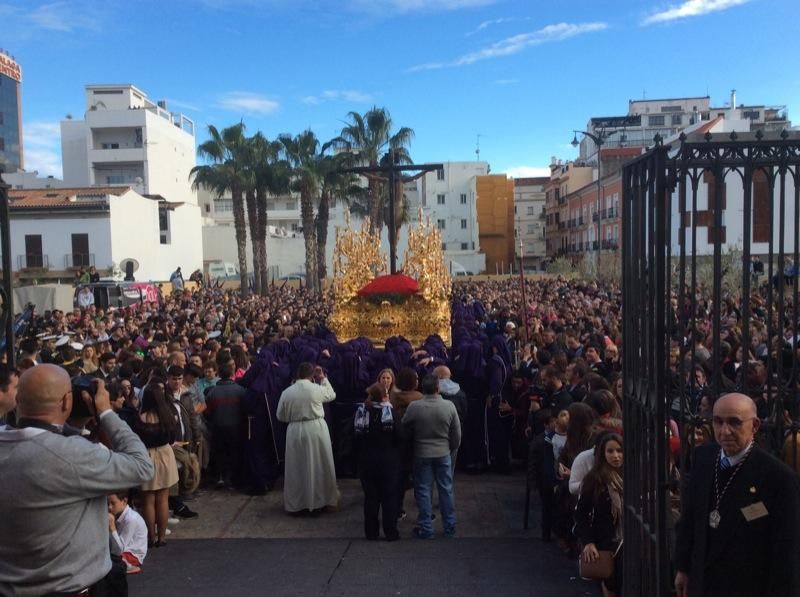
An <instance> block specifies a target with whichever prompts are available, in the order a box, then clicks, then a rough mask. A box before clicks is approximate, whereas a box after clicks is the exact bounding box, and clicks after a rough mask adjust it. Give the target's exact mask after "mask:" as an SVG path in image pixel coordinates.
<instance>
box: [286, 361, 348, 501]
mask: <svg viewBox="0 0 800 597" xmlns="http://www.w3.org/2000/svg"><path fill="white" fill-rule="evenodd" d="M335 398H336V393H335V392H334V391H333V388H332V387H331V384H330V382H329V381H328V378H327V377H325V374H324V372H323V371H322V368H320V367H316V368H315V367H314V366H313V365H312V364H311V363H303V364H301V365H300V367H298V369H297V381H296V382H294V384H293V385H291V386H289V387H288V388H286V390H284V392H283V394H281V399H280V401H279V402H278V420H279V421H283V422H284V423H288V424H289V427H288V429H287V430H286V461H285V472H284V478H283V506H284V508H285V509H286V511H287V512H302V511H308V510H318V509H320V508H324V507H326V506H331V507H336V506H337V505H338V502H339V490H338V488H337V487H336V470H335V468H334V465H333V450H332V449H331V436H330V433H329V432H328V425H327V424H326V423H325V413H324V411H323V409H322V405H323V404H324V403H325V402H331V401H332V400H334V399H335Z"/></svg>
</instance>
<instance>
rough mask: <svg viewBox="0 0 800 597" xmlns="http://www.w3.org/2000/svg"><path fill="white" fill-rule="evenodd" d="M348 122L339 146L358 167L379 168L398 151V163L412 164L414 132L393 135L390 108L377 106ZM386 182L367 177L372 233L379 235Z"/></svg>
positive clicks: (352, 114) (353, 115)
mask: <svg viewBox="0 0 800 597" xmlns="http://www.w3.org/2000/svg"><path fill="white" fill-rule="evenodd" d="M347 118H348V119H349V122H348V123H346V125H345V127H344V128H343V129H342V132H341V134H340V135H339V138H338V139H336V140H335V143H336V144H337V145H338V146H339V147H342V148H344V149H346V150H348V151H350V152H352V153H353V154H354V155H355V156H356V159H357V160H358V163H360V164H362V165H368V166H377V165H378V164H379V163H380V161H381V158H383V156H384V155H385V154H386V153H387V152H388V151H389V149H393V150H394V153H395V161H396V162H397V163H400V164H410V163H411V157H410V155H409V153H408V146H409V144H410V143H411V140H412V139H413V138H414V131H413V130H412V129H410V128H408V127H402V128H400V129H399V130H398V131H397V132H396V133H394V134H392V124H393V123H392V117H391V116H390V115H389V111H388V110H386V108H378V107H376V106H374V107H372V108H371V109H370V110H368V111H367V112H366V113H365V114H364V115H363V116H362V115H361V114H359V113H358V112H350V113H349V114H348V115H347ZM385 180H386V179H383V178H380V177H374V176H368V177H367V181H368V182H367V188H368V196H367V212H368V215H369V217H370V227H371V229H372V231H373V232H378V233H380V231H381V229H382V228H383V222H384V218H383V204H384V197H385V191H384V190H382V189H383V188H384V187H385V186H386V185H385V184H384V183H385ZM401 196H402V194H401Z"/></svg>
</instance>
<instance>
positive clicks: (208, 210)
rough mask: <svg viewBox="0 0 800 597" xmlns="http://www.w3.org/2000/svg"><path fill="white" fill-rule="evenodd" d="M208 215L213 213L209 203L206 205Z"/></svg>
mask: <svg viewBox="0 0 800 597" xmlns="http://www.w3.org/2000/svg"><path fill="white" fill-rule="evenodd" d="M206 213H207V214H210V213H211V206H210V205H209V204H208V203H206Z"/></svg>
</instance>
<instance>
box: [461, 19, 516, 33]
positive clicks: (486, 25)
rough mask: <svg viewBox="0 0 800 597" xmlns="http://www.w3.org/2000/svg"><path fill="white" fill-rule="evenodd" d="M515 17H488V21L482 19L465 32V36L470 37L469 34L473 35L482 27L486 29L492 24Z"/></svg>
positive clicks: (509, 20) (506, 21) (498, 23)
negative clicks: (473, 27)
mask: <svg viewBox="0 0 800 597" xmlns="http://www.w3.org/2000/svg"><path fill="white" fill-rule="evenodd" d="M514 20H516V19H513V18H510V17H500V18H499V19H490V20H488V21H483V22H482V23H481V24H480V25H478V26H477V27H476V28H475V29H473V30H472V31H470V32H469V33H467V34H465V37H470V36H471V35H475V34H476V33H480V32H481V31H483V30H484V29H488V28H489V27H491V26H492V25H500V24H502V23H510V22H511V21H514Z"/></svg>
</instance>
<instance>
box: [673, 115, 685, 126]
mask: <svg viewBox="0 0 800 597" xmlns="http://www.w3.org/2000/svg"><path fill="white" fill-rule="evenodd" d="M682 122H683V116H682V115H681V114H673V115H672V124H673V126H680V125H681V123H682Z"/></svg>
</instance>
